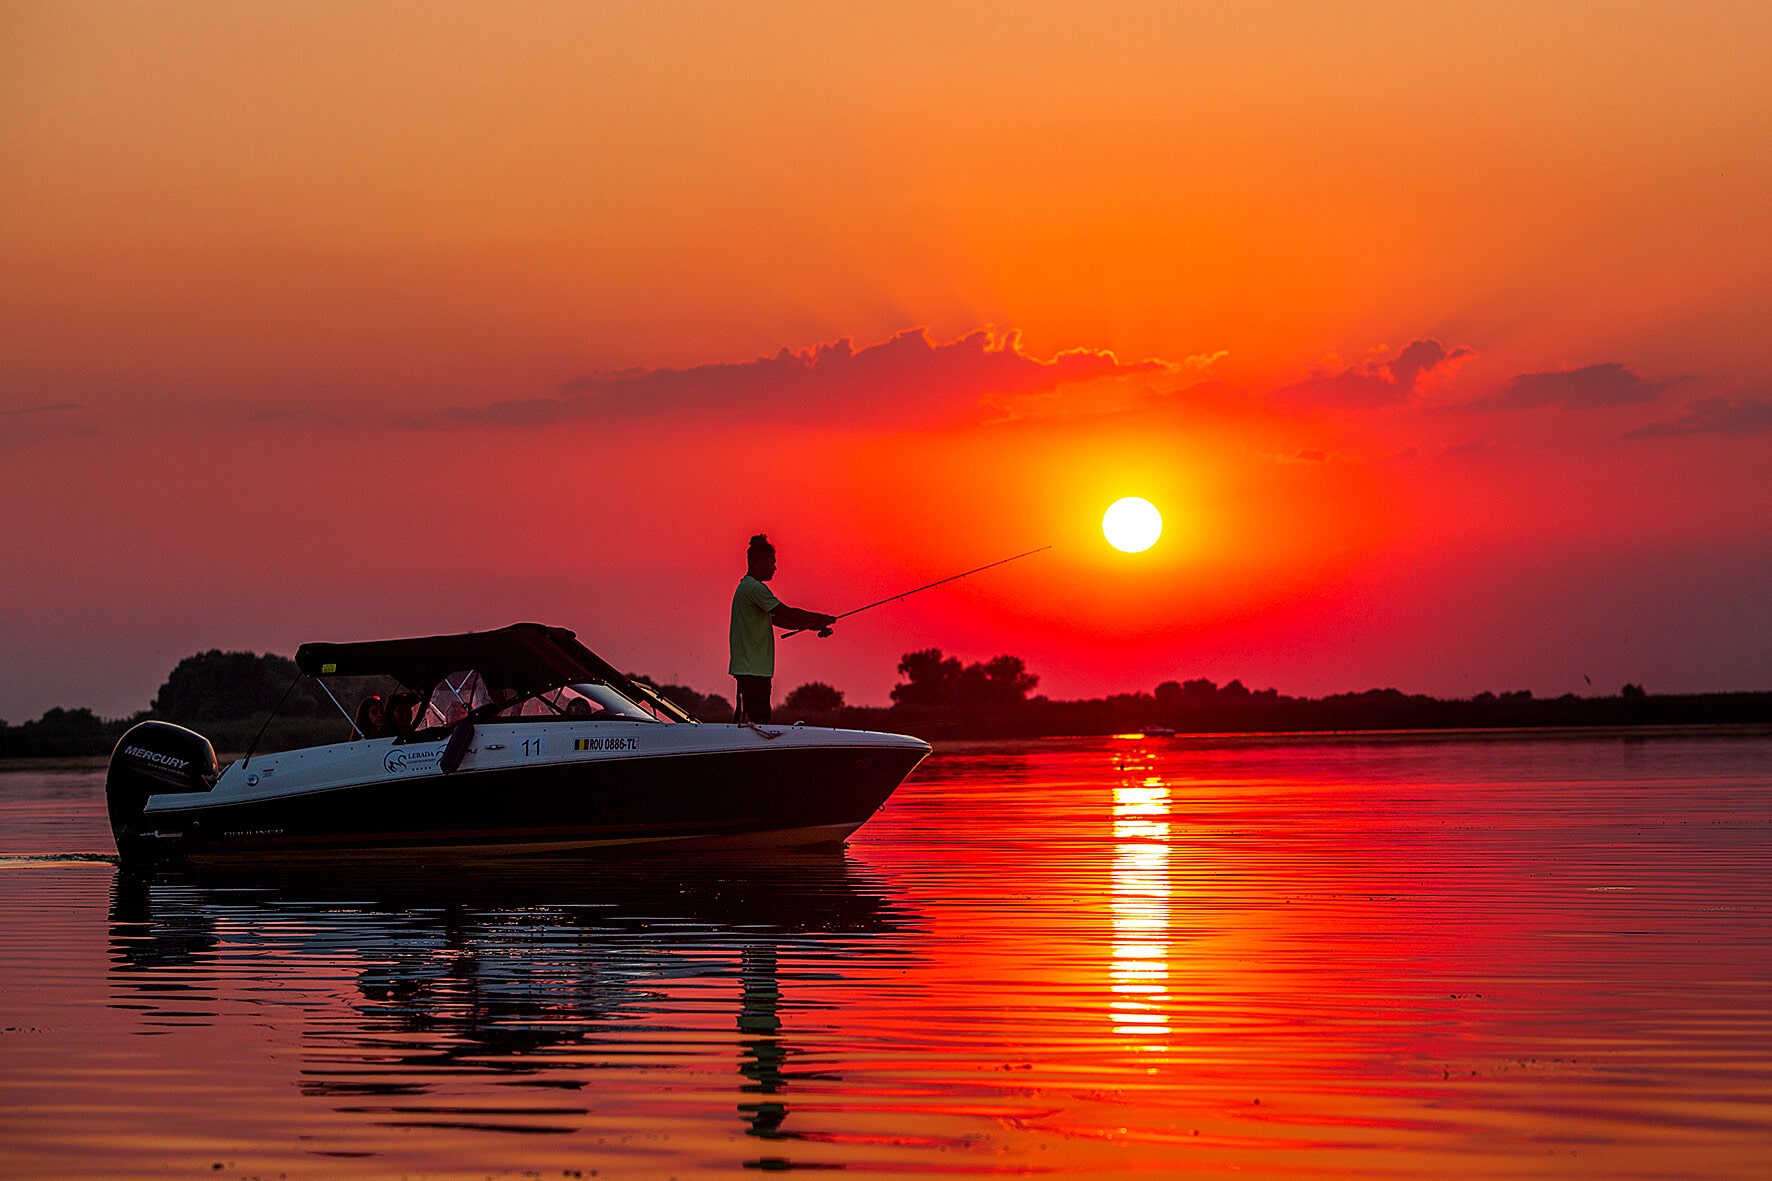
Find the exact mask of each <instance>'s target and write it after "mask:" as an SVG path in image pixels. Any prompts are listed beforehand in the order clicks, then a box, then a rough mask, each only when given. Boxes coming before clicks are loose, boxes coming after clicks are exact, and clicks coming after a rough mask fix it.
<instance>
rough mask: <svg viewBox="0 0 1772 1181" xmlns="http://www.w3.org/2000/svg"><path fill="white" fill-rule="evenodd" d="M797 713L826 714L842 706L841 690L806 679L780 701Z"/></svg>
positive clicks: (821, 682)
mask: <svg viewBox="0 0 1772 1181" xmlns="http://www.w3.org/2000/svg"><path fill="white" fill-rule="evenodd" d="M782 704H783V705H785V706H786V707H787V708H789V709H791V710H795V711H797V712H799V713H808V714H828V713H832V712H834V711H836V710H839V709H842V708H843V691H842V690H841V689H835V688H832V687H831V686H830V685H827V684H825V683H824V682H823V681H807V682H806V683H805V684H804V685H801V686H800V687H799V688H798V689H795V690H794V691H793V692H792V693H789V694H788V695H787V699H786V700H785V701H783V702H782Z"/></svg>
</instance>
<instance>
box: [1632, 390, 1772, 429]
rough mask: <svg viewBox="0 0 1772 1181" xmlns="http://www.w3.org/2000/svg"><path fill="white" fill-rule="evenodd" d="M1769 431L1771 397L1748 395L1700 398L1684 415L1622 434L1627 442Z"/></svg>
mask: <svg viewBox="0 0 1772 1181" xmlns="http://www.w3.org/2000/svg"><path fill="white" fill-rule="evenodd" d="M1769 431H1772V397H1768V396H1764V395H1747V396H1739V397H1728V396H1723V395H1719V396H1717V397H1714V398H1700V399H1698V401H1696V402H1693V403H1691V404H1690V405H1688V406H1687V407H1686V409H1685V412H1684V413H1682V414H1680V415H1678V416H1677V417H1674V418H1670V419H1668V420H1666V421H1665V422H1652V423H1650V424H1649V425H1648V426H1641V427H1638V428H1637V429H1636V430H1634V431H1631V432H1629V433H1628V434H1626V435H1625V438H1627V439H1643V438H1653V437H1655V436H1661V435H1759V434H1765V433H1767V432H1769Z"/></svg>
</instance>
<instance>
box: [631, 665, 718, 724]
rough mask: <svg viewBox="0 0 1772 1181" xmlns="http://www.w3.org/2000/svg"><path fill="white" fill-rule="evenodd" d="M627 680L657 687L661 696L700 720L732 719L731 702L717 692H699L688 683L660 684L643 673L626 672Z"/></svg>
mask: <svg viewBox="0 0 1772 1181" xmlns="http://www.w3.org/2000/svg"><path fill="white" fill-rule="evenodd" d="M626 675H627V678H628V680H630V681H639V682H640V683H641V684H643V685H650V686H652V688H654V689H657V690H658V692H659V694H660V695H661V696H663V697H667V698H669V699H670V700H671V701H672V702H673V703H675V704H676V705H677V706H678V707H679V708H680V709H682V710H683V711H684V712H685V713H687V714H688V715H689V716H690V717H692V718H695V719H696V720H697V721H702V722H730V721H731V720H732V703H731V702H730V701H727V700H726V699H725V698H724V697H722V696H720V695H719V694H718V693H708V694H701V693H697V692H696V691H695V690H694V689H691V688H690V687H689V686H688V685H661V684H659V683H658V682H657V681H655V680H653V679H652V678H651V677H649V676H646V675H644V674H643V673H628V674H626Z"/></svg>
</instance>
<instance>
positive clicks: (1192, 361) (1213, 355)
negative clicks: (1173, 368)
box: [1182, 349, 1231, 373]
mask: <svg viewBox="0 0 1772 1181" xmlns="http://www.w3.org/2000/svg"><path fill="white" fill-rule="evenodd" d="M1230 355H1231V351H1230V350H1229V349H1218V350H1216V351H1214V352H1210V353H1195V354H1193V355H1192V356H1190V357H1188V358H1187V359H1186V360H1184V361H1183V362H1182V364H1183V365H1184V366H1186V367H1187V368H1189V369H1192V370H1193V371H1194V372H1195V373H1203V372H1205V371H1206V370H1207V369H1209V368H1211V367H1212V366H1213V365H1216V364H1217V363H1218V362H1220V361H1222V360H1224V359H1225V358H1226V357H1228V356H1230Z"/></svg>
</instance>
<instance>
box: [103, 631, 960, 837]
mask: <svg viewBox="0 0 1772 1181" xmlns="http://www.w3.org/2000/svg"><path fill="white" fill-rule="evenodd" d="M296 665H297V667H298V668H299V669H300V671H301V673H302V674H303V675H304V676H307V677H311V678H314V679H315V680H316V681H318V682H319V684H320V685H321V687H322V688H323V689H324V690H325V691H326V695H327V696H328V697H330V698H331V699H332V700H333V702H334V704H337V705H338V706H339V709H340V712H341V713H342V714H343V715H344V719H345V723H346V725H348V726H349V727H350V728H349V730H348V737H346V738H345V739H344V740H343V741H339V742H334V743H329V744H325V745H319V746H308V747H303V748H299V749H295V750H285V751H279V752H277V753H271V754H254V753H252V752H251V751H248V753H247V754H246V755H245V756H244V757H242V758H239V759H236V760H234V761H233V762H231V763H230V764H228V766H227V767H225V768H223V767H221V766H220V765H219V763H218V760H217V758H216V754H215V750H214V747H213V746H212V745H211V744H210V742H209V740H208V739H206V738H204V737H203V736H202V735H201V734H199V733H197V732H196V731H194V730H190V729H187V728H185V727H183V726H177V725H174V724H172V723H170V722H163V721H146V722H142V723H140V724H139V725H136V726H134V727H132V728H131V729H130V730H129V731H128V732H127V733H126V734H124V735H123V737H122V738H121V739H120V740H119V741H118V743H117V747H116V750H115V751H114V752H113V753H112V755H111V762H110V769H109V773H108V775H107V778H106V783H105V795H106V802H107V805H108V808H109V811H110V819H111V830H112V833H113V834H114V835H115V837H116V840H117V848H118V851H119V852H120V853H121V854H122V855H123V856H124V857H125V858H126V859H140V860H175V859H176V860H187V861H192V862H199V863H200V862H204V861H220V860H237V859H241V858H262V857H265V856H267V855H274V854H290V853H294V854H301V855H336V854H364V853H375V854H384V853H404V854H414V855H419V856H427V857H447V856H461V855H469V856H480V855H484V856H493V857H499V856H507V855H515V854H528V853H545V854H560V853H574V852H578V851H581V850H610V849H636V848H645V849H659V850H666V849H669V850H679V849H760V848H799V847H811V846H820V845H831V844H836V843H839V842H841V841H843V840H844V839H845V838H847V837H848V836H849V834H850V833H852V832H854V831H855V830H856V829H857V828H859V827H861V825H862V824H863V823H865V822H866V821H867V820H868V818H869V817H871V816H872V815H873V814H874V813H875V812H876V811H878V810H879V808H880V806H881V805H882V804H884V803H885V802H886V800H887V798H888V797H889V796H891V794H892V793H893V791H894V790H896V789H897V787H898V785H899V784H900V783H902V782H904V780H905V777H906V776H908V775H909V774H910V773H911V772H912V771H913V770H914V769H915V768H916V766H917V764H918V763H920V762H922V761H923V759H924V758H926V757H927V756H928V755H929V751H930V748H929V744H928V743H926V742H924V741H922V740H921V739H919V738H912V737H910V736H908V735H903V734H883V733H877V732H873V731H866V730H840V729H829V728H824V727H811V726H799V725H795V726H776V727H771V726H754V725H740V724H726V725H721V724H713V723H702V722H698V721H697V720H696V719H694V718H692V717H691V716H690V715H689V714H688V713H687V712H685V711H684V710H683V709H682V708H680V707H679V706H678V705H677V704H676V703H674V702H672V701H671V700H670V699H669V698H667V697H665V696H663V695H662V694H660V693H659V692H658V691H657V690H655V689H653V688H652V687H651V686H650V685H647V684H645V683H644V682H642V681H638V680H634V679H632V678H630V677H627V676H625V675H623V674H622V673H621V672H619V671H617V670H616V668H615V667H614V666H613V665H611V664H609V662H607V661H606V660H604V659H603V658H601V657H599V656H598V655H597V654H596V653H594V652H592V651H591V650H590V649H589V648H587V647H585V646H584V645H583V644H582V643H580V642H579V641H578V639H577V637H576V636H575V635H574V634H573V633H572V632H571V631H568V630H567V629H565V628H560V627H548V626H544V625H542V624H536V623H518V624H513V625H511V626H509V627H505V628H499V629H497V630H494V631H486V632H468V633H464V634H459V635H445V636H424V637H419V638H414V639H401V640H377V641H371V642H366V643H352V644H303V645H302V646H301V648H300V649H299V650H298V651H297V653H296ZM344 678H350V680H342V679H344ZM363 678H386V679H387V680H388V681H389V682H391V683H397V684H398V685H399V686H401V687H402V690H403V691H404V692H405V693H407V694H410V695H411V700H412V702H413V704H414V705H415V706H417V707H418V712H417V713H416V715H415V716H414V717H412V718H411V720H410V722H404V721H403V722H402V723H401V724H399V725H398V726H397V732H395V733H393V734H391V735H382V736H376V737H371V736H365V735H364V734H362V733H361V732H360V731H359V730H358V729H357V727H356V725H355V723H354V721H353V717H352V714H351V713H350V711H348V710H346V709H345V707H344V705H343V704H342V703H340V702H339V699H338V696H337V695H336V694H335V693H334V692H333V691H332V686H333V685H335V684H344V685H353V684H356V685H360V684H362V683H363V680H362V679H363ZM340 730H341V733H346V732H347V731H346V726H344V725H341V727H340Z"/></svg>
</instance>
